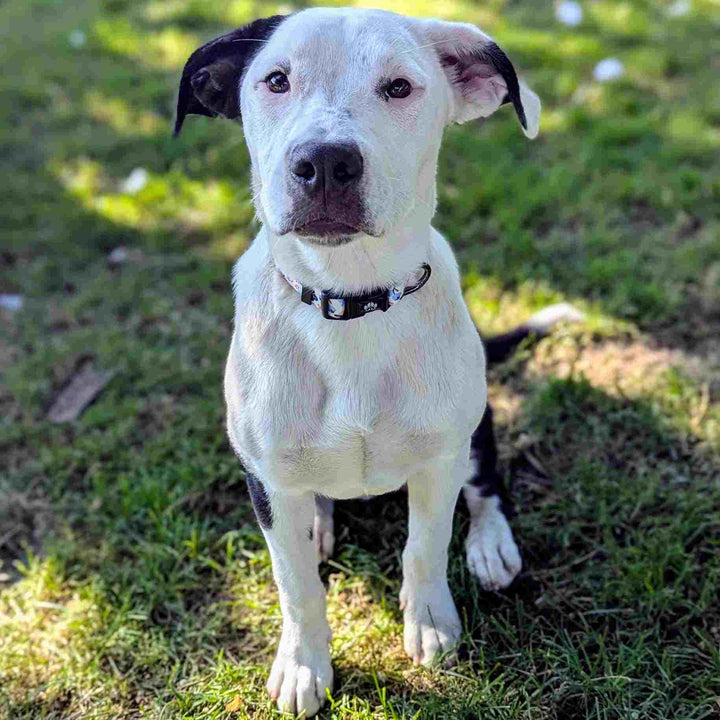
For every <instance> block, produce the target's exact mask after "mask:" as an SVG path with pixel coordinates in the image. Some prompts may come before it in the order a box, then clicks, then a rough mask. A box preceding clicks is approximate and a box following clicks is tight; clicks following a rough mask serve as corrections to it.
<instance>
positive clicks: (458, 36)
mask: <svg viewBox="0 0 720 720" xmlns="http://www.w3.org/2000/svg"><path fill="white" fill-rule="evenodd" d="M424 25H425V34H426V37H427V39H428V44H430V45H432V47H433V48H434V50H435V52H436V53H437V54H438V58H439V60H440V64H441V65H442V67H443V70H444V71H445V74H446V76H447V78H448V82H449V83H450V86H451V88H452V90H453V99H454V106H455V111H454V113H453V116H452V118H451V119H452V121H453V122H457V123H463V122H467V121H468V120H474V119H475V118H478V117H487V116H488V115H492V113H494V112H495V111H496V110H497V109H498V108H499V107H500V106H501V105H504V104H505V103H512V105H513V107H514V108H515V112H516V114H517V116H518V119H519V120H520V124H521V125H522V128H523V131H524V133H525V134H526V135H527V136H528V137H529V138H534V137H535V136H536V135H537V133H538V129H539V126H540V99H539V98H538V96H537V95H536V94H535V93H534V92H533V91H532V90H530V88H528V87H527V86H526V85H525V84H524V83H522V82H520V81H518V77H517V74H516V73H515V68H514V67H513V64H512V63H511V62H510V59H509V58H508V56H507V55H506V54H505V53H504V52H503V51H502V50H501V49H500V47H499V46H498V45H497V44H496V43H495V42H493V40H492V38H490V37H489V36H488V35H486V34H485V33H484V32H482V31H481V30H479V29H478V28H476V27H475V26H474V25H470V24H468V23H455V22H444V21H442V20H427V21H424Z"/></svg>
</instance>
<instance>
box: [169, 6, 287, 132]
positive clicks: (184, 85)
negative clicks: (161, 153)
mask: <svg viewBox="0 0 720 720" xmlns="http://www.w3.org/2000/svg"><path fill="white" fill-rule="evenodd" d="M286 17H287V16H286V15H273V16H272V17H269V18H262V19H260V20H255V21H254V22H251V23H250V24H249V25H243V27H241V28H238V29H237V30H233V31H232V32H229V33H226V34H225V35H221V36H220V37H217V38H215V39H214V40H211V41H210V42H209V43H207V44H206V45H203V46H202V47H201V48H198V49H197V50H196V51H195V52H194V53H193V54H192V55H191V56H190V58H189V59H188V61H187V62H186V63H185V68H184V70H183V74H182V79H181V80H180V91H179V93H178V103H177V115H176V117H175V136H176V137H177V136H178V135H179V134H180V130H181V129H182V126H183V121H184V120H185V116H186V115H205V116H207V117H217V116H218V115H222V116H223V117H226V118H237V117H240V80H241V79H242V76H243V72H244V71H245V68H246V67H247V66H248V64H249V63H250V61H251V60H252V58H253V56H254V55H255V53H256V52H258V50H260V48H261V47H262V44H263V43H264V42H266V41H267V40H268V39H269V38H270V36H271V35H272V34H273V32H274V31H275V30H276V29H277V27H278V26H279V25H280V23H281V22H282V21H283V20H284V19H285V18H286Z"/></svg>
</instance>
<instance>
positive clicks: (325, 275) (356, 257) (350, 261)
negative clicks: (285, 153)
mask: <svg viewBox="0 0 720 720" xmlns="http://www.w3.org/2000/svg"><path fill="white" fill-rule="evenodd" d="M418 220H420V218H418ZM431 234H432V228H431V226H430V222H429V219H428V218H424V219H423V221H422V222H405V223H404V224H403V225H402V227H397V228H395V229H394V230H393V231H392V232H390V233H387V234H383V235H382V236H380V237H371V236H369V235H360V236H359V237H357V238H355V239H354V240H352V241H351V242H348V243H346V244H344V245H339V246H334V247H333V246H325V245H318V244H312V243H309V242H307V241H303V240H302V239H300V238H299V237H297V236H295V235H293V234H291V233H289V234H287V235H283V236H277V235H274V234H273V233H272V232H271V231H270V229H269V228H267V226H265V227H264V228H263V235H264V236H265V238H266V241H267V242H268V246H269V250H270V254H271V256H272V258H273V260H274V262H275V264H276V265H277V267H278V268H279V269H280V270H281V271H282V272H284V273H285V275H286V276H288V277H292V278H295V279H297V280H298V281H299V282H301V283H302V284H303V285H305V286H308V287H312V288H314V289H317V290H335V291H338V292H342V293H343V294H357V293H364V292H368V291H370V290H373V289H376V288H383V287H391V286H392V285H403V284H404V283H405V281H406V280H407V279H408V278H409V277H411V276H412V275H413V274H414V273H416V272H419V271H420V266H421V265H422V264H423V263H425V262H427V261H428V251H429V245H430V238H431Z"/></svg>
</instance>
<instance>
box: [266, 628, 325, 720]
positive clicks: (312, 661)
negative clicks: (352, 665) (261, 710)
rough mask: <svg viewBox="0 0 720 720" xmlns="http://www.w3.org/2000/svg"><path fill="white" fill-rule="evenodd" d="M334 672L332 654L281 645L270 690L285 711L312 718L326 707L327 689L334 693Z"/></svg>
mask: <svg viewBox="0 0 720 720" xmlns="http://www.w3.org/2000/svg"><path fill="white" fill-rule="evenodd" d="M332 685H333V669H332V665H331V664H330V651H329V650H328V649H327V648H325V649H324V650H316V651H309V650H306V649H304V648H303V649H299V650H296V651H293V650H292V648H290V647H283V643H282V642H281V646H280V648H279V649H278V654H277V657H276V658H275V662H273V666H272V670H271V671H270V677H269V678H268V681H267V690H268V692H269V693H270V697H271V698H272V699H273V700H275V701H276V702H277V706H278V710H280V711H281V712H288V713H295V714H297V715H302V717H304V718H309V717H312V716H313V715H315V714H316V713H317V712H318V710H320V708H321V707H322V706H323V705H324V704H325V700H326V698H327V694H326V690H332Z"/></svg>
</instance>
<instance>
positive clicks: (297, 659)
mask: <svg viewBox="0 0 720 720" xmlns="http://www.w3.org/2000/svg"><path fill="white" fill-rule="evenodd" d="M248 485H249V487H250V492H251V496H252V500H253V505H254V506H255V511H256V513H257V515H258V520H259V521H260V526H261V528H262V531H263V534H264V535H265V539H266V540H267V544H268V547H269V548H270V556H271V558H272V565H273V575H274V577H275V582H276V584H277V587H278V593H279V595H280V608H281V609H282V614H283V629H282V636H281V638H280V646H279V647H278V651H277V656H276V658H275V662H273V666H272V670H271V672H270V678H269V680H268V683H267V689H268V692H269V693H270V695H271V697H272V698H273V699H274V700H277V705H278V708H279V709H280V710H282V711H284V712H294V713H298V714H300V713H303V712H304V713H305V715H304V717H311V716H312V715H314V714H315V713H316V712H317V711H318V710H319V709H320V708H321V707H322V705H323V704H324V702H325V698H326V692H325V691H326V688H329V689H332V682H333V671H332V666H331V664H330V650H329V648H328V645H329V642H330V627H329V625H328V622H327V618H326V615H325V590H324V588H323V585H322V583H321V582H320V576H319V575H318V568H317V555H316V550H315V544H314V542H313V537H312V535H313V532H312V530H313V521H314V513H315V500H314V497H313V494H312V493H307V494H305V495H286V494H282V493H273V494H270V495H268V494H267V493H266V492H265V489H264V487H263V485H262V484H261V483H260V481H259V480H257V479H255V478H251V477H250V476H248Z"/></svg>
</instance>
